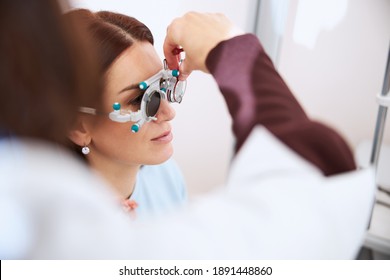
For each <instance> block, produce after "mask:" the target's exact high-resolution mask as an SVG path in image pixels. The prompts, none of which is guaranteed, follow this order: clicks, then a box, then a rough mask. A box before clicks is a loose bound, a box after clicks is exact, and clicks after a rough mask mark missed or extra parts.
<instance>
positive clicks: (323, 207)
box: [0, 126, 375, 259]
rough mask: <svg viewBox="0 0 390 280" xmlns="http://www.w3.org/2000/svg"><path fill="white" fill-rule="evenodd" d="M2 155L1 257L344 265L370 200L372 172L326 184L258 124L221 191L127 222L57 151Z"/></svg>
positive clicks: (1, 148)
mask: <svg viewBox="0 0 390 280" xmlns="http://www.w3.org/2000/svg"><path fill="white" fill-rule="evenodd" d="M0 154H1V157H0V174H1V176H0V178H1V187H0V225H1V230H0V258H1V259H13V258H22V259H30V258H34V259H35V258H37V259H53V258H55V259H350V258H354V257H355V256H356V254H357V252H358V250H359V248H360V246H361V244H362V242H363V238H364V235H365V232H366V227H367V224H368V220H369V216H370V211H371V206H372V203H373V199H374V192H375V183H374V182H375V181H374V174H373V172H372V170H370V169H367V170H361V171H355V172H350V173H346V174H344V175H338V176H332V177H324V176H322V175H321V173H320V172H319V171H318V170H317V169H316V168H315V167H314V166H312V165H311V164H310V163H308V162H307V161H305V160H304V159H302V158H300V157H299V156H298V155H297V154H295V153H294V152H293V151H291V150H289V149H288V148H287V147H286V146H284V145H283V144H282V143H281V142H279V140H277V139H276V138H275V137H274V136H273V135H272V134H270V133H269V132H268V131H267V130H266V129H265V128H262V127H260V126H259V127H257V128H255V129H254V130H253V131H252V133H251V135H250V137H249V138H248V139H247V141H246V143H245V145H244V146H243V147H242V148H241V150H240V153H239V154H238V155H236V157H235V159H234V161H233V163H232V166H231V171H230V175H229V178H228V180H227V184H226V186H221V187H220V188H218V190H217V191H215V192H213V193H210V194H207V195H205V196H202V197H199V198H197V199H194V200H193V201H191V202H190V203H189V205H188V206H186V207H185V208H184V209H182V210H181V211H178V212H177V213H173V214H169V215H167V216H165V217H159V218H158V219H156V220H150V221H143V222H132V221H131V220H130V219H129V218H128V217H127V216H125V214H124V213H122V212H121V209H120V207H119V206H118V203H117V201H116V199H115V198H114V196H113V194H112V193H111V192H110V191H109V188H107V187H106V186H105V185H104V184H103V183H102V182H101V181H100V180H99V178H98V177H97V175H95V174H92V173H91V172H90V171H89V170H88V169H87V168H86V167H84V166H82V165H81V164H80V163H78V162H77V160H75V159H74V158H73V157H71V156H70V155H68V154H67V153H66V152H64V151H62V150H60V149H59V148H55V147H52V146H49V145H47V144H41V143H36V142H32V141H17V140H15V139H14V140H12V141H9V140H2V141H0Z"/></svg>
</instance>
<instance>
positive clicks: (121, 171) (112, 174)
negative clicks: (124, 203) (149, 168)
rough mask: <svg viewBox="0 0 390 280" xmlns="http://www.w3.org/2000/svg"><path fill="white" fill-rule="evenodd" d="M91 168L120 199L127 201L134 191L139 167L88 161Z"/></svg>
mask: <svg viewBox="0 0 390 280" xmlns="http://www.w3.org/2000/svg"><path fill="white" fill-rule="evenodd" d="M89 163H90V165H91V167H92V168H93V169H95V170H97V171H98V172H99V173H100V175H101V176H102V177H103V178H104V179H105V180H106V181H107V182H108V183H109V184H110V185H111V187H112V188H113V189H114V191H115V192H116V193H117V194H118V195H119V197H120V198H121V199H127V198H129V196H130V195H131V194H132V193H133V191H134V186H135V182H136V178H137V173H138V171H139V169H140V165H127V164H120V163H113V162H111V163H107V162H104V163H103V162H100V161H93V160H90V161H89Z"/></svg>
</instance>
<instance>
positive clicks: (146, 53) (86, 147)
mask: <svg viewBox="0 0 390 280" xmlns="http://www.w3.org/2000/svg"><path fill="white" fill-rule="evenodd" d="M67 17H70V18H74V19H77V20H79V21H81V22H82V23H83V25H84V26H85V27H86V28H87V29H88V31H89V32H90V34H91V36H92V40H93V41H94V45H95V46H96V49H97V51H98V52H99V57H100V63H101V65H102V67H103V71H104V73H105V74H104V93H103V96H102V102H103V105H102V108H93V109H96V112H97V114H95V115H89V114H85V113H88V112H89V111H88V109H91V108H89V107H88V108H87V110H85V108H84V111H83V112H84V113H83V114H80V118H79V120H78V122H77V124H76V126H75V127H74V129H73V130H72V131H71V133H70V139H71V140H72V141H73V143H74V144H76V145H77V146H78V148H77V150H78V151H84V156H85V158H86V160H87V162H88V163H89V165H90V166H91V167H92V168H93V169H94V170H97V171H98V172H99V173H100V174H101V175H102V176H103V177H104V178H105V179H106V180H107V181H108V182H109V183H110V184H111V185H112V186H113V188H114V189H115V190H116V192H117V193H118V195H119V196H120V198H121V199H123V200H124V201H126V200H128V199H129V198H131V201H135V203H136V205H138V207H137V213H144V212H148V213H154V214H158V213H160V212H161V211H162V210H169V209H172V208H174V207H175V206H177V205H178V204H181V203H182V202H184V201H185V199H186V189H185V186H184V180H183V177H182V175H181V173H180V171H179V169H178V167H177V166H176V164H175V163H174V162H173V160H172V159H170V158H171V156H172V154H173V148H172V139H173V134H172V127H171V124H170V121H171V120H172V119H173V118H174V117H175V112H174V110H173V108H172V107H171V106H170V105H169V104H168V102H167V100H166V99H165V100H164V99H163V100H161V103H160V106H159V109H158V111H157V114H156V115H155V117H156V118H157V119H156V120H153V121H150V122H147V123H145V124H143V125H142V127H141V128H139V130H138V131H137V133H132V132H131V131H130V127H131V124H129V123H128V122H126V123H119V122H114V121H112V120H111V119H110V118H109V113H110V112H111V111H113V108H112V106H113V104H116V103H119V104H120V106H121V109H125V110H130V111H131V112H137V111H138V110H140V105H141V100H142V98H143V94H144V91H141V90H140V89H139V87H138V86H137V85H138V84H139V83H140V82H142V81H144V80H146V79H147V78H149V77H151V76H153V75H154V74H156V73H158V72H159V71H160V70H161V69H162V67H163V66H162V62H161V60H160V58H159V57H158V55H157V53H156V51H155V49H154V47H153V36H152V33H151V32H150V30H149V29H148V28H147V27H146V26H145V25H144V24H143V23H141V22H139V21H138V20H136V19H135V18H132V17H128V16H125V15H122V14H117V13H112V12H106V11H102V12H96V13H92V12H91V11H89V10H86V9H80V10H74V11H71V12H69V13H68V14H67ZM133 85H136V86H135V87H134V86H133ZM81 105H82V106H85V104H81ZM137 129H138V128H137ZM133 205H134V204H130V208H134V207H133Z"/></svg>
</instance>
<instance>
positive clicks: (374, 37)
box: [278, 0, 390, 148]
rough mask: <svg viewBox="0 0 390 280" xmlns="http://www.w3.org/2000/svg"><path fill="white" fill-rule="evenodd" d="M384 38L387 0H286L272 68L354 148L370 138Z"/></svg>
mask: <svg viewBox="0 0 390 280" xmlns="http://www.w3.org/2000/svg"><path fill="white" fill-rule="evenodd" d="M389 42H390V1H389V0H349V1H348V0H317V1H313V0H290V5H289V8H288V14H287V20H286V26H285V32H284V36H283V40H282V43H281V46H280V49H279V50H280V53H279V57H278V58H279V60H278V68H279V70H280V72H281V74H282V76H283V77H284V78H285V79H286V81H287V83H288V84H289V86H290V88H291V89H292V90H293V91H294V92H295V93H296V96H297V98H298V99H299V101H300V102H301V103H302V104H303V106H304V108H305V109H306V111H307V112H308V113H309V114H310V115H311V116H312V117H314V118H316V119H320V120H322V121H324V122H326V123H328V124H330V125H331V126H333V127H336V129H338V131H339V132H341V133H342V134H343V135H344V136H345V137H346V138H347V140H348V141H349V143H350V144H351V145H352V146H353V147H354V148H355V147H356V146H357V145H358V144H359V143H360V142H362V141H363V140H365V139H372V138H373V134H374V128H375V123H376V116H377V109H378V106H377V104H376V101H375V95H376V94H377V93H379V92H380V91H381V89H382V83H383V78H384V72H385V65H386V61H387V53H388V48H389ZM384 142H385V143H387V144H389V143H390V119H388V120H387V124H386V128H385V137H384Z"/></svg>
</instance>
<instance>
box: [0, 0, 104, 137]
mask: <svg viewBox="0 0 390 280" xmlns="http://www.w3.org/2000/svg"><path fill="white" fill-rule="evenodd" d="M85 35H86V33H84V32H83V31H82V28H80V27H79V26H78V25H77V24H76V23H75V22H74V20H69V21H64V18H63V17H62V15H61V9H60V7H59V4H58V2H57V1H53V0H40V1H27V2H26V1H23V0H1V1H0V61H1V63H0V129H2V130H5V131H6V132H8V133H10V134H12V135H16V136H22V137H33V138H39V139H44V140H49V141H55V142H60V143H64V142H66V138H67V137H66V136H67V135H68V131H69V129H70V125H71V124H72V122H73V120H74V119H75V118H76V116H77V108H78V106H79V105H80V104H85V105H89V106H98V105H97V104H96V100H98V98H96V96H97V95H98V94H99V92H100V91H101V87H100V82H99V81H100V74H101V73H100V72H99V67H98V65H97V64H96V62H95V60H96V59H95V56H94V55H93V54H94V53H93V50H91V47H90V45H89V44H88V42H87V41H86V39H85V38H86V36H85Z"/></svg>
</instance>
